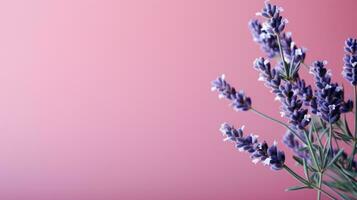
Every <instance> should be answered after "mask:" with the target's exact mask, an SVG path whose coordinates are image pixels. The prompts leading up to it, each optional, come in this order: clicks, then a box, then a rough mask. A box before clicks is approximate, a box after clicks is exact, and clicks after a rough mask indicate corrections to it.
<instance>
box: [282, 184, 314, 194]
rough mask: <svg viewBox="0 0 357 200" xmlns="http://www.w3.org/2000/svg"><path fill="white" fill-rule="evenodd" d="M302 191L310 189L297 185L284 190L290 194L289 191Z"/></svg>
mask: <svg viewBox="0 0 357 200" xmlns="http://www.w3.org/2000/svg"><path fill="white" fill-rule="evenodd" d="M302 189H311V187H309V186H306V185H304V186H299V185H297V186H292V187H288V188H286V189H285V191H286V192H290V191H296V190H302Z"/></svg>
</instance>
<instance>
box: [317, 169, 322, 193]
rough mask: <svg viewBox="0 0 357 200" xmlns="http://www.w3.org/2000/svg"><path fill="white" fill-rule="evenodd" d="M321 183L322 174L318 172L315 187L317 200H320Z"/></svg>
mask: <svg viewBox="0 0 357 200" xmlns="http://www.w3.org/2000/svg"><path fill="white" fill-rule="evenodd" d="M321 183H322V173H321V172H319V182H318V185H317V187H318V188H319V190H317V200H320V199H321Z"/></svg>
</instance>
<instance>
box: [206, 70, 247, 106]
mask: <svg viewBox="0 0 357 200" xmlns="http://www.w3.org/2000/svg"><path fill="white" fill-rule="evenodd" d="M211 90H212V91H218V93H219V95H218V97H219V98H226V99H229V100H231V101H232V104H231V105H232V107H233V108H234V109H235V110H237V111H247V110H249V109H250V108H251V106H252V101H251V99H250V97H247V96H246V95H245V94H244V92H243V91H238V92H237V91H236V89H235V88H234V87H231V86H230V84H229V83H227V82H226V80H225V76H224V75H222V76H220V77H218V78H217V79H216V80H214V81H212V88H211Z"/></svg>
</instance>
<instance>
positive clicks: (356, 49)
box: [342, 38, 357, 86]
mask: <svg viewBox="0 0 357 200" xmlns="http://www.w3.org/2000/svg"><path fill="white" fill-rule="evenodd" d="M345 52H346V54H345V57H344V58H343V61H344V66H343V72H342V75H343V77H344V78H345V79H346V80H348V81H349V82H350V83H351V84H352V85H354V86H356V85H357V67H356V66H357V39H353V38H348V39H347V40H346V42H345Z"/></svg>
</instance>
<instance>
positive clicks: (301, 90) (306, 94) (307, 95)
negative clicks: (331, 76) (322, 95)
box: [293, 78, 314, 106]
mask: <svg viewBox="0 0 357 200" xmlns="http://www.w3.org/2000/svg"><path fill="white" fill-rule="evenodd" d="M293 88H294V90H297V91H298V95H299V96H300V97H301V99H302V100H303V102H304V104H305V105H306V106H309V105H310V102H311V100H312V99H313V97H314V96H313V91H312V87H311V85H306V83H305V80H303V79H300V78H298V79H297V80H296V82H295V83H294V85H293Z"/></svg>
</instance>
